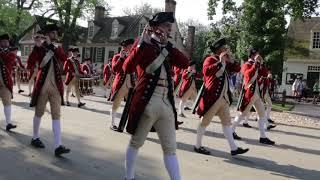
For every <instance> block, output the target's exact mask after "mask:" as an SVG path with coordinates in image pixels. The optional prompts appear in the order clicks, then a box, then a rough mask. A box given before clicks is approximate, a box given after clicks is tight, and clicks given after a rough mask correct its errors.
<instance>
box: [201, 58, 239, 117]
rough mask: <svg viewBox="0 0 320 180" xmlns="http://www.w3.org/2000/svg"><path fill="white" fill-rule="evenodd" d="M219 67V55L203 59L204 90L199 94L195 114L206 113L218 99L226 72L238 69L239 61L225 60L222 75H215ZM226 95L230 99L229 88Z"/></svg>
mask: <svg viewBox="0 0 320 180" xmlns="http://www.w3.org/2000/svg"><path fill="white" fill-rule="evenodd" d="M221 67H222V63H220V61H219V57H218V56H216V55H214V56H209V57H207V58H206V59H205V60H204V63H203V69H202V72H203V77H204V91H203V94H202V95H201V98H200V102H199V107H198V109H197V114H198V115H200V116H203V115H204V114H206V113H207V111H208V110H209V109H210V107H211V106H213V105H214V103H215V102H216V101H217V100H218V99H219V97H220V95H221V93H222V90H223V87H224V83H225V82H226V81H225V78H227V74H226V73H230V74H231V73H234V72H239V71H240V65H239V63H237V62H234V63H230V62H227V64H226V67H225V70H224V72H223V75H222V76H220V77H216V73H217V72H218V71H219V70H220V69H221ZM227 82H229V81H227ZM228 95H229V99H230V98H231V97H230V95H231V93H230V89H228ZM230 101H231V99H230Z"/></svg>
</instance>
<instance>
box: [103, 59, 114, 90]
mask: <svg viewBox="0 0 320 180" xmlns="http://www.w3.org/2000/svg"><path fill="white" fill-rule="evenodd" d="M111 75H112V68H111V65H110V63H108V64H106V65H104V68H103V85H106V84H107V83H108V81H109V79H110V78H111Z"/></svg>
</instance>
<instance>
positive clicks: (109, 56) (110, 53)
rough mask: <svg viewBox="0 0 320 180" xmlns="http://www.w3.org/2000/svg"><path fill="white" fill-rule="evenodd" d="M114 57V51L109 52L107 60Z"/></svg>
mask: <svg viewBox="0 0 320 180" xmlns="http://www.w3.org/2000/svg"><path fill="white" fill-rule="evenodd" d="M113 56H114V51H109V54H108V59H110V58H112V57H113Z"/></svg>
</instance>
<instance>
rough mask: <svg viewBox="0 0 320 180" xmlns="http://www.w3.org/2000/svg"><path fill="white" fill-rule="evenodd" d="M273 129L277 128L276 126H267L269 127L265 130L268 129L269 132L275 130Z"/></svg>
mask: <svg viewBox="0 0 320 180" xmlns="http://www.w3.org/2000/svg"><path fill="white" fill-rule="evenodd" d="M275 127H277V126H276V125H269V126H268V127H267V129H268V130H271V129H273V128H275Z"/></svg>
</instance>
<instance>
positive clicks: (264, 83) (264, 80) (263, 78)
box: [259, 64, 276, 130]
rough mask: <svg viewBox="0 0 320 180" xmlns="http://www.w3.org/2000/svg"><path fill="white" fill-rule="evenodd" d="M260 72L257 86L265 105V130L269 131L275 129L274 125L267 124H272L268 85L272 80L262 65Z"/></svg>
mask: <svg viewBox="0 0 320 180" xmlns="http://www.w3.org/2000/svg"><path fill="white" fill-rule="evenodd" d="M261 71H262V73H261V75H260V78H259V85H260V90H261V97H262V100H263V101H264V102H265V104H266V117H267V121H266V124H267V129H268V130H270V129H272V128H275V127H276V125H272V124H269V123H274V121H273V120H272V119H271V118H270V112H271V108H272V100H271V94H270V84H271V81H270V79H272V75H271V74H270V71H269V69H268V68H267V67H266V66H265V65H264V64H263V65H262V67H261ZM269 77H271V78H269Z"/></svg>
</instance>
